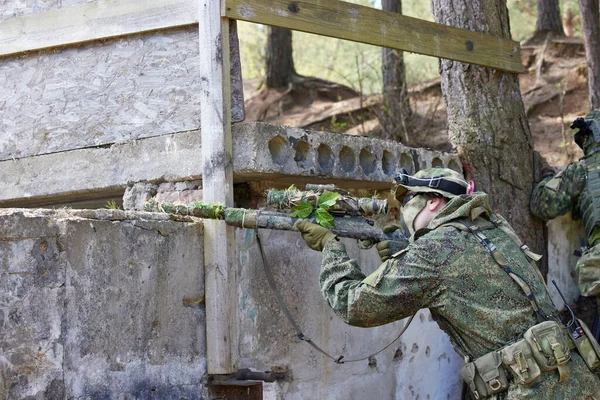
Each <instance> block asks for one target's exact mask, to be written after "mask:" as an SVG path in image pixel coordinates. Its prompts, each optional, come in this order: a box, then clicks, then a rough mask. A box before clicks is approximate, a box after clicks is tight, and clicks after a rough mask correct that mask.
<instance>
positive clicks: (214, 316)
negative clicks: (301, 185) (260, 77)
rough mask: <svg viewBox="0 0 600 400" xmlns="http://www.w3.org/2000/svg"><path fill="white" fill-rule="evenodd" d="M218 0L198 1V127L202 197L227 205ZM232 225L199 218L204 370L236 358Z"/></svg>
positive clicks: (226, 114) (222, 367) (220, 369)
mask: <svg viewBox="0 0 600 400" xmlns="http://www.w3.org/2000/svg"><path fill="white" fill-rule="evenodd" d="M220 6H221V5H220V1H215V0H200V1H199V26H200V32H199V46H200V80H201V89H200V91H201V95H200V99H201V100H200V113H201V116H200V130H201V136H202V190H203V193H204V201H205V202H215V203H222V204H224V205H227V206H232V205H233V173H232V170H233V168H232V156H231V155H232V144H231V143H232V142H231V104H230V99H231V97H230V93H231V91H230V76H229V68H230V65H229V20H228V19H227V18H221V7H220ZM235 260H236V258H235V246H234V237H233V228H232V227H228V226H226V225H225V223H224V222H223V221H209V220H206V221H205V222H204V265H205V280H206V281H205V286H206V331H207V332H206V352H207V356H206V358H207V372H208V374H229V373H232V372H234V371H235V367H236V364H237V352H236V349H237V340H238V332H237V320H238V318H237V298H236V293H237V291H236V287H237V281H236V271H235V269H236V262H235Z"/></svg>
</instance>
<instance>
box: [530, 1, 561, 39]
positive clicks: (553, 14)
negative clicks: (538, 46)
mask: <svg viewBox="0 0 600 400" xmlns="http://www.w3.org/2000/svg"><path fill="white" fill-rule="evenodd" d="M548 35H550V36H551V37H555V36H565V31H564V29H563V25H562V18H561V16H560V5H559V4H558V0H537V21H536V23H535V32H534V33H533V39H534V40H544V39H546V37H548Z"/></svg>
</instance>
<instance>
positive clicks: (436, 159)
mask: <svg viewBox="0 0 600 400" xmlns="http://www.w3.org/2000/svg"><path fill="white" fill-rule="evenodd" d="M431 166H432V167H434V168H435V167H443V166H444V162H443V161H442V160H441V159H440V158H439V157H434V158H433V160H431Z"/></svg>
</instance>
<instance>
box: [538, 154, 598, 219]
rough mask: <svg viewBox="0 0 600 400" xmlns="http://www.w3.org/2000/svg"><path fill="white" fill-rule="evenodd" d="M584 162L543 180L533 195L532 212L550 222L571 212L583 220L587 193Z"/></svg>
mask: <svg viewBox="0 0 600 400" xmlns="http://www.w3.org/2000/svg"><path fill="white" fill-rule="evenodd" d="M586 190H587V189H586V170H585V165H584V160H583V159H582V160H579V161H575V162H572V163H571V164H569V165H568V166H567V168H565V169H564V170H563V171H561V172H559V173H558V174H556V176H554V177H552V176H548V177H545V178H544V179H542V180H541V181H540V182H539V183H538V184H537V185H536V186H535V188H534V189H533V192H532V194H531V204H530V208H531V212H532V213H533V215H535V216H536V217H538V218H541V219H543V220H544V221H548V220H550V219H553V218H556V217H558V216H560V215H564V214H566V213H568V212H569V211H573V217H574V218H581V214H582V213H581V209H580V204H581V198H582V194H583V193H584V191H586Z"/></svg>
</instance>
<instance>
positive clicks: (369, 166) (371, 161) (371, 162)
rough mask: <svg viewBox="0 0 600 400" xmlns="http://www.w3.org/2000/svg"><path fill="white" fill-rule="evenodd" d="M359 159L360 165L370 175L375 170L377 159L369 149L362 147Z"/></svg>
mask: <svg viewBox="0 0 600 400" xmlns="http://www.w3.org/2000/svg"><path fill="white" fill-rule="evenodd" d="M358 159H359V162H360V166H361V167H362V169H363V171H364V172H365V174H366V175H370V174H372V173H373V172H374V171H375V163H376V162H377V159H376V158H375V156H374V155H373V153H371V152H370V151H369V150H367V149H362V150H361V151H360V155H359V156H358Z"/></svg>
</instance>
